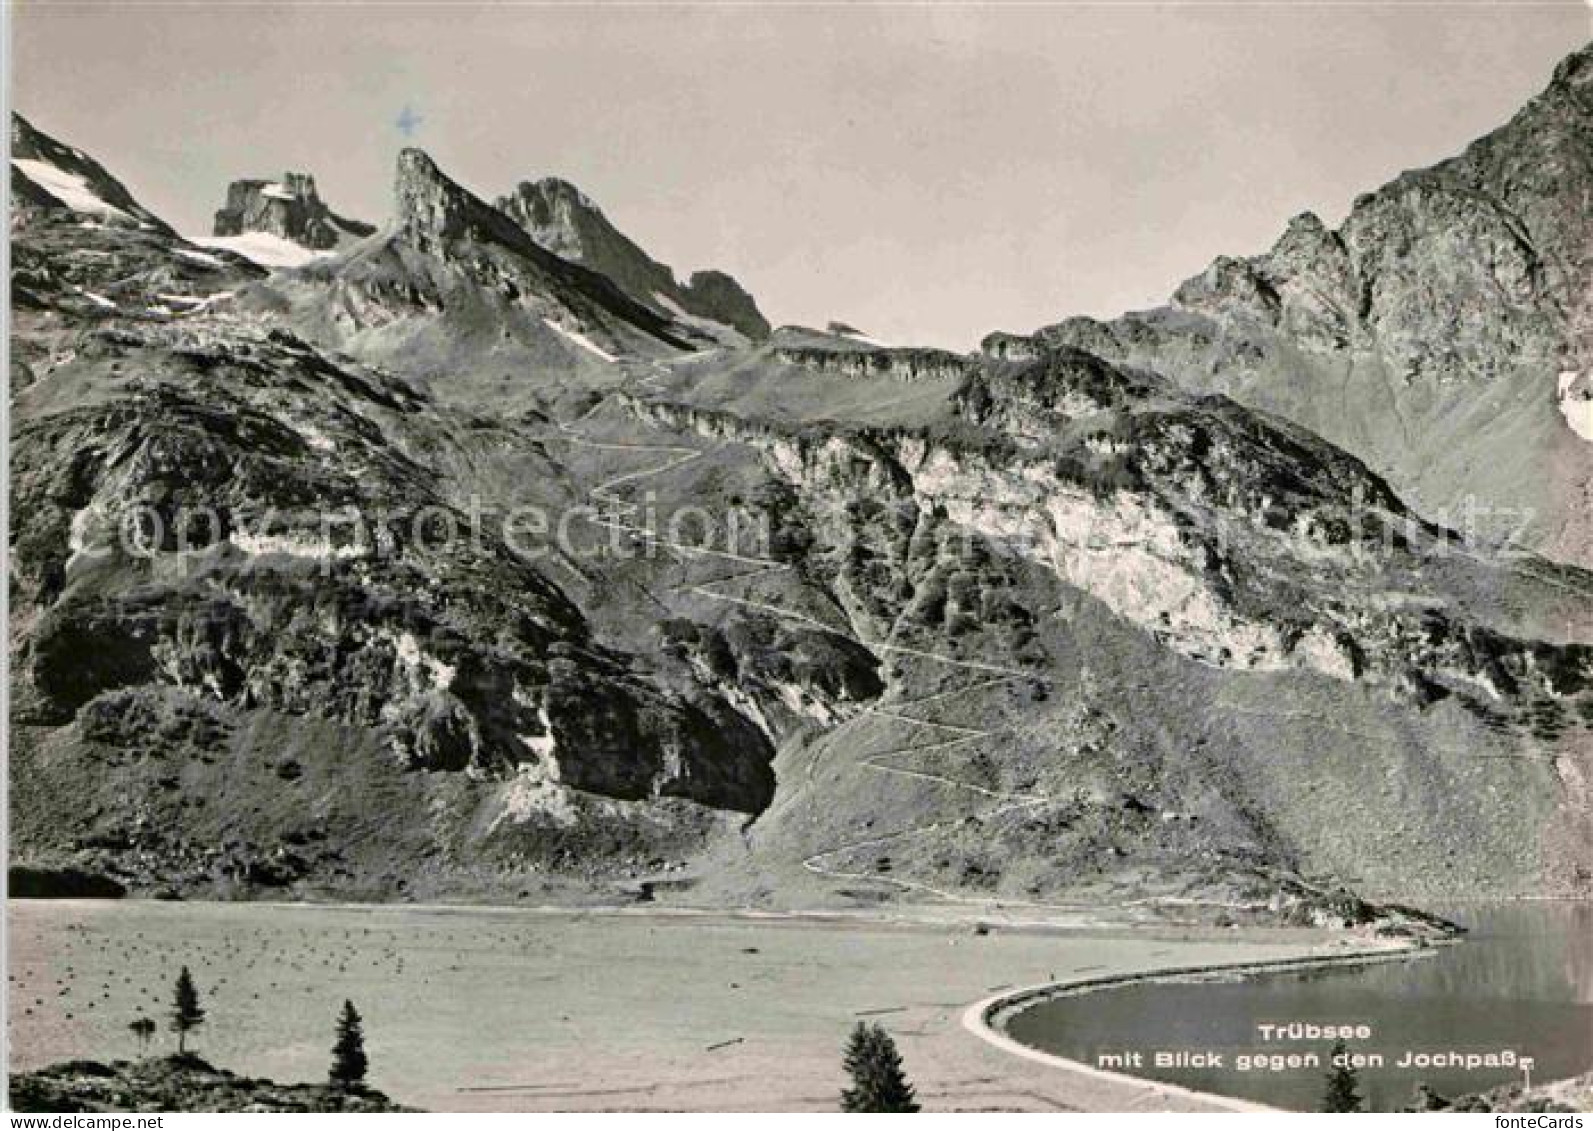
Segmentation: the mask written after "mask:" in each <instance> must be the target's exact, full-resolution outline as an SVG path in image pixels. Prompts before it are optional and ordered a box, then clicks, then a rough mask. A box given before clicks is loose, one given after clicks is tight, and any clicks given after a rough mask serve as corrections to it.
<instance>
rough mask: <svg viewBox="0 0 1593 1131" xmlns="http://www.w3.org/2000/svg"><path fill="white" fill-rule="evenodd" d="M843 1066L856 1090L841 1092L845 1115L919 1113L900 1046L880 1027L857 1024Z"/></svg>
mask: <svg viewBox="0 0 1593 1131" xmlns="http://www.w3.org/2000/svg"><path fill="white" fill-rule="evenodd" d="M843 1064H844V1065H845V1067H846V1072H847V1075H849V1076H850V1077H851V1078H852V1086H851V1087H850V1088H846V1089H844V1090H843V1091H842V1092H841V1110H842V1111H848V1112H863V1111H917V1110H918V1103H917V1101H916V1100H914V1099H913V1086H912V1085H911V1084H909V1083H908V1082H907V1077H906V1076H905V1075H904V1074H903V1073H902V1058H901V1054H900V1053H898V1052H897V1051H896V1042H895V1041H893V1040H891V1037H890V1034H889V1033H887V1032H886V1031H885V1030H884V1029H882V1028H881V1027H880V1026H878V1025H865V1024H863V1022H861V1021H859V1022H858V1023H857V1027H856V1028H855V1029H853V1030H852V1035H851V1037H850V1038H848V1040H847V1042H846V1054H845V1058H844V1060H843Z"/></svg>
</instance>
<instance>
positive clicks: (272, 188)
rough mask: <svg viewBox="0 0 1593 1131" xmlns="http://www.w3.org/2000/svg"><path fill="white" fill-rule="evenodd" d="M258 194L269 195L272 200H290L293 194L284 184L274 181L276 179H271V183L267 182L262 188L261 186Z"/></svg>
mask: <svg viewBox="0 0 1593 1131" xmlns="http://www.w3.org/2000/svg"><path fill="white" fill-rule="evenodd" d="M260 195H261V196H269V197H270V198H271V199H272V200H292V199H293V194H292V193H291V192H289V191H288V190H287V187H286V186H285V185H282V184H280V183H278V182H276V181H273V182H272V183H271V184H268V185H266V186H265V187H264V188H262V189H261V190H260Z"/></svg>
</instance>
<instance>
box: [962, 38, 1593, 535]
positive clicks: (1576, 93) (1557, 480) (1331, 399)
mask: <svg viewBox="0 0 1593 1131" xmlns="http://www.w3.org/2000/svg"><path fill="white" fill-rule="evenodd" d="M1590 51H1593V49H1588V48H1584V49H1583V50H1581V51H1579V52H1577V53H1575V54H1573V55H1572V56H1570V57H1569V58H1567V59H1566V60H1565V61H1564V62H1563V63H1562V64H1561V65H1560V67H1559V68H1558V69H1557V70H1556V72H1555V74H1554V76H1553V79H1552V81H1551V82H1550V84H1549V86H1548V87H1547V89H1546V90H1545V91H1544V92H1543V93H1542V94H1541V95H1539V96H1538V97H1537V98H1535V99H1533V100H1532V102H1530V103H1529V104H1528V105H1527V106H1526V107H1525V108H1523V109H1522V110H1521V112H1520V113H1518V114H1517V115H1516V116H1515V117H1514V118H1513V119H1512V120H1511V121H1510V122H1509V123H1508V124H1506V125H1504V126H1502V127H1501V128H1500V129H1498V130H1496V131H1495V132H1494V133H1492V134H1489V135H1488V136H1487V137H1484V138H1482V139H1480V140H1478V141H1477V142H1475V143H1473V144H1472V145H1471V146H1470V147H1468V148H1467V150H1466V151H1465V152H1464V153H1462V154H1460V155H1459V156H1457V157H1455V158H1452V159H1451V160H1448V161H1445V162H1443V163H1441V164H1439V165H1435V166H1433V167H1432V168H1428V169H1421V170H1416V171H1413V172H1409V173H1406V174H1404V175H1402V176H1400V177H1399V178H1397V179H1396V180H1394V181H1392V182H1390V183H1389V184H1387V185H1384V186H1383V187H1382V188H1379V189H1377V190H1376V191H1374V192H1370V193H1367V194H1365V195H1363V196H1362V197H1360V198H1359V199H1357V200H1356V202H1355V204H1354V207H1353V208H1352V210H1351V212H1350V215H1349V216H1348V218H1347V219H1346V220H1345V222H1344V223H1343V224H1342V225H1341V226H1340V227H1339V228H1338V229H1337V230H1331V229H1329V228H1328V227H1327V226H1326V225H1325V224H1323V223H1322V221H1321V220H1320V219H1318V218H1317V217H1316V216H1314V215H1311V214H1309V213H1307V214H1305V215H1302V216H1299V217H1296V218H1295V219H1294V220H1292V221H1290V223H1289V225H1288V227H1287V229H1286V230H1285V231H1284V233H1283V235H1282V236H1280V237H1279V239H1278V241H1277V243H1276V244H1275V245H1274V246H1273V247H1272V249H1271V250H1270V251H1268V252H1266V253H1264V254H1262V255H1258V256H1253V257H1248V258H1230V257H1223V258H1219V259H1218V260H1217V261H1215V262H1214V263H1213V264H1212V265H1211V266H1210V267H1208V268H1207V269H1206V271H1204V272H1203V273H1202V274H1200V275H1198V276H1196V277H1195V278H1193V279H1190V280H1188V281H1186V282H1185V283H1183V284H1182V285H1181V286H1180V287H1178V289H1177V290H1176V291H1175V292H1174V294H1173V297H1172V300H1171V302H1170V303H1169V304H1168V306H1166V307H1164V308H1161V309H1158V310H1152V311H1147V312H1142V313H1136V314H1128V315H1124V316H1123V317H1122V318H1120V319H1117V320H1114V321H1110V322H1098V321H1095V320H1093V319H1087V318H1073V319H1069V320H1067V321H1064V322H1060V323H1058V324H1056V325H1054V326H1049V327H1046V328H1044V329H1042V330H1040V331H1038V332H1037V333H1036V334H1035V335H1033V338H1032V340H1031V341H1030V342H1029V343H1027V344H1024V343H1022V342H1020V341H1019V340H1018V339H1017V338H1016V337H1015V336H1013V335H993V336H992V337H991V338H990V339H988V340H987V343H986V348H987V350H988V351H989V352H991V354H992V355H994V356H1018V355H1020V354H1022V353H1024V352H1025V351H1027V352H1029V353H1032V352H1034V351H1035V350H1036V349H1043V348H1046V347H1048V346H1050V345H1071V346H1076V347H1079V348H1083V349H1086V350H1090V351H1092V352H1095V353H1097V354H1100V355H1101V356H1103V357H1107V358H1111V359H1116V360H1121V361H1125V362H1129V363H1131V364H1136V365H1142V366H1146V367H1149V368H1153V369H1156V370H1159V371H1161V372H1163V373H1165V374H1167V375H1169V376H1171V377H1173V378H1175V379H1176V380H1177V381H1179V382H1180V383H1182V384H1184V385H1185V386H1187V387H1190V388H1195V389H1202V390H1205V389H1210V390H1217V391H1222V392H1226V393H1228V394H1230V395H1232V396H1234V397H1235V398H1237V399H1239V400H1241V401H1243V402H1245V403H1248V404H1253V405H1255V406H1257V407H1261V408H1265V409H1268V410H1270V411H1274V412H1279V413H1282V414H1283V415H1286V416H1289V417H1290V418H1292V419H1294V420H1296V421H1298V422H1299V423H1301V424H1303V425H1305V426H1306V427H1308V428H1310V429H1312V430H1313V431H1316V432H1318V433H1319V434H1321V435H1323V436H1326V437H1327V438H1329V439H1331V440H1334V441H1335V442H1337V443H1340V444H1342V445H1343V446H1345V447H1347V448H1349V449H1350V450H1351V451H1353V452H1355V453H1356V454H1358V455H1360V456H1362V457H1363V458H1364V459H1366V460H1367V461H1368V462H1369V463H1371V464H1372V465H1373V466H1375V467H1378V468H1379V469H1381V470H1385V471H1386V472H1387V474H1388V475H1389V476H1390V478H1391V480H1392V481H1393V482H1394V483H1395V485H1396V486H1397V487H1399V488H1400V489H1401V490H1402V492H1404V493H1405V494H1407V495H1408V496H1409V497H1411V498H1412V499H1414V500H1416V501H1417V502H1418V505H1419V506H1421V508H1422V509H1424V510H1425V511H1427V512H1428V513H1429V514H1434V515H1436V514H1437V513H1438V512H1440V511H1444V512H1449V513H1454V512H1455V511H1457V510H1458V509H1460V508H1461V507H1462V506H1465V505H1466V504H1467V502H1468V501H1471V502H1474V503H1479V504H1482V506H1480V507H1473V508H1472V509H1473V511H1474V512H1475V511H1479V510H1490V511H1492V512H1493V513H1492V514H1490V515H1489V516H1488V518H1487V519H1486V520H1485V522H1484V527H1483V529H1482V530H1481V531H1480V532H1479V533H1480V534H1482V535H1483V536H1485V537H1487V538H1490V539H1493V540H1496V541H1502V540H1514V541H1519V542H1523V543H1525V544H1526V545H1529V546H1533V547H1537V548H1541V549H1543V550H1545V551H1546V552H1548V553H1550V554H1551V555H1553V556H1555V557H1559V558H1562V559H1564V560H1568V561H1574V562H1579V563H1582V564H1587V563H1590V562H1593V549H1590V547H1593V540H1590V535H1593V526H1590V524H1589V520H1588V517H1587V512H1588V508H1587V506H1586V497H1587V492H1588V489H1589V487H1588V484H1589V482H1590V480H1593V454H1590V452H1593V450H1590V449H1589V447H1588V444H1587V442H1586V440H1585V439H1583V438H1582V437H1581V436H1580V435H1579V434H1578V433H1577V432H1576V431H1575V429H1574V428H1573V427H1571V426H1570V424H1569V422H1568V420H1569V419H1570V418H1574V417H1575V414H1576V412H1578V411H1579V409H1578V408H1577V407H1576V405H1577V404H1578V403H1579V402H1574V401H1573V402H1570V403H1569V404H1561V403H1559V402H1561V401H1562V400H1564V399H1565V393H1564V390H1565V389H1566V388H1569V387H1570V382H1567V381H1564V380H1563V379H1562V375H1566V374H1568V375H1570V376H1571V377H1573V378H1574V377H1575V376H1576V375H1577V374H1579V373H1581V372H1583V371H1584V370H1586V369H1587V367H1588V366H1589V364H1590V361H1593V359H1590V357H1589V354H1588V342H1589V341H1590V340H1593V339H1590V336H1589V335H1590V330H1593V316H1590V310H1593V308H1590V305H1589V297H1588V296H1589V294H1593V250H1590V248H1593V241H1590V240H1589V239H1588V230H1587V200H1588V197H1589V194H1590V193H1593V95H1590V93H1589V92H1590V89H1593V78H1590V75H1593V53H1590Z"/></svg>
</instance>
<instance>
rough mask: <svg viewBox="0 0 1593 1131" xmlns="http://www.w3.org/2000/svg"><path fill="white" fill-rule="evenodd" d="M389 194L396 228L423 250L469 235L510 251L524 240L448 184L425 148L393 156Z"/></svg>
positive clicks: (479, 203)
mask: <svg viewBox="0 0 1593 1131" xmlns="http://www.w3.org/2000/svg"><path fill="white" fill-rule="evenodd" d="M393 196H394V209H395V213H394V215H395V222H396V224H397V226H398V228H399V229H400V230H401V231H402V232H403V233H404V234H405V235H407V236H408V237H409V238H410V239H412V240H413V241H415V242H416V243H417V244H418V245H420V246H422V247H426V246H429V245H430V244H432V243H433V242H434V241H437V240H455V239H462V238H471V237H473V238H477V239H485V240H488V241H490V242H494V243H506V244H508V245H509V246H511V247H520V246H523V245H524V244H526V243H527V242H528V241H527V240H526V238H525V234H524V233H523V232H521V231H520V229H519V228H517V227H516V226H515V225H514V224H513V223H512V222H510V220H509V219H508V217H506V216H504V215H503V214H502V213H500V212H497V211H494V210H493V209H492V208H491V207H489V206H488V205H487V204H486V202H485V201H483V200H481V199H480V198H479V197H477V196H475V195H474V194H473V193H471V192H470V191H469V190H467V189H465V188H463V187H461V186H460V185H459V184H457V183H456V182H454V181H453V180H451V179H450V178H449V177H448V176H447V175H446V174H445V173H443V171H442V170H441V169H439V168H438V167H437V163H436V162H435V161H433V160H432V159H431V157H430V156H428V155H427V154H426V152H425V151H424V150H420V149H405V150H404V151H403V152H401V153H400V154H399V155H398V173H397V177H396V179H395V181H394V185H393Z"/></svg>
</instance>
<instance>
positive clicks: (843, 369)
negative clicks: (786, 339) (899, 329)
mask: <svg viewBox="0 0 1593 1131" xmlns="http://www.w3.org/2000/svg"><path fill="white" fill-rule="evenodd" d="M773 356H774V357H775V358H776V359H777V360H779V361H783V362H785V363H786V364H787V365H796V366H800V367H802V368H803V369H810V370H812V371H814V372H815V373H830V374H835V375H836V376H841V377H854V378H860V379H861V378H869V377H885V378H889V379H891V380H893V381H908V382H912V381H958V380H961V379H962V378H963V377H965V376H967V375H968V374H969V373H971V372H973V371H974V370H975V369H976V368H977V365H976V363H974V362H972V361H970V360H969V359H968V358H965V357H962V356H960V355H959V354H955V353H951V352H949V351H948V350H937V349H847V350H827V349H821V348H818V347H812V346H807V347H804V346H779V347H777V348H775V350H774V351H773Z"/></svg>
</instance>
